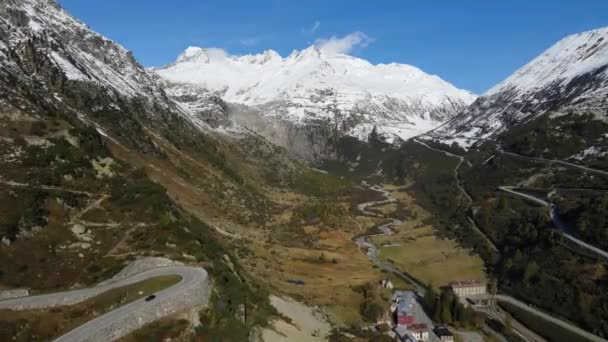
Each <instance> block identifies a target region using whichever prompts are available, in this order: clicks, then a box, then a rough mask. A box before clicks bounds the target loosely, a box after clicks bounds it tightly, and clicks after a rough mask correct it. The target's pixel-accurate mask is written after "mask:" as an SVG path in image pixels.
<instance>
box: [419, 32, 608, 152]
mask: <svg viewBox="0 0 608 342" xmlns="http://www.w3.org/2000/svg"><path fill="white" fill-rule="evenodd" d="M607 95H608V28H600V29H596V30H592V31H588V32H583V33H579V34H574V35H571V36H568V37H566V38H564V39H562V40H560V41H559V42H557V43H556V44H555V45H553V46H552V47H551V48H549V49H548V50H546V51H545V52H544V53H543V54H542V55H540V56H538V57H537V58H535V59H534V60H532V61H531V62H530V63H528V64H527V65H525V66H524V67H522V68H521V69H519V70H518V71H516V72H515V73H514V74H513V75H511V76H510V77H508V78H507V79H506V80H504V81H503V82H501V83H499V84H498V85H496V86H495V87H493V88H492V89H490V90H489V91H488V92H486V93H485V94H483V95H482V96H481V97H479V98H478V99H477V100H476V101H475V102H474V103H473V104H472V105H471V106H470V107H469V108H468V109H467V110H466V111H464V112H463V113H461V114H460V115H458V116H456V117H454V118H453V119H452V120H450V121H449V122H448V123H446V124H445V125H443V126H442V127H440V128H438V129H436V130H434V131H433V132H432V134H430V136H432V137H435V138H442V139H443V140H444V141H445V142H453V141H457V142H458V143H459V144H461V145H464V146H468V145H470V144H472V143H474V142H475V141H477V140H478V139H486V138H496V137H497V136H498V135H500V134H501V133H504V132H508V131H509V130H510V129H511V128H512V127H514V126H518V125H522V124H525V123H531V122H532V121H534V120H537V119H540V118H541V117H542V116H544V115H548V116H549V117H550V118H549V120H550V121H551V120H553V119H556V118H558V117H560V116H563V115H564V114H568V113H572V114H585V115H586V114H590V115H591V117H592V119H593V120H599V121H604V122H605V121H606V119H607V114H606V113H607V110H608V97H607ZM570 118H572V117H570ZM588 120H589V119H588V118H587V119H585V120H584V121H588ZM557 121H559V119H558V120H557ZM566 121H571V120H570V119H568V120H566ZM555 129H556V130H558V126H555ZM566 131H567V129H566ZM563 133H564V134H569V133H568V132H563Z"/></svg>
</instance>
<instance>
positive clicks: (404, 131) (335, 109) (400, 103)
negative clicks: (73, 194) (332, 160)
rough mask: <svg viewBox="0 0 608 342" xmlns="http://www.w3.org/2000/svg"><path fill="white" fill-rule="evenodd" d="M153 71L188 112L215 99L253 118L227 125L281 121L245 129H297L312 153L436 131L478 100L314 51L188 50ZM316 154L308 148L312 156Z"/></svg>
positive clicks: (420, 77) (409, 70) (406, 71)
mask: <svg viewBox="0 0 608 342" xmlns="http://www.w3.org/2000/svg"><path fill="white" fill-rule="evenodd" d="M154 71H155V72H156V73H157V74H158V75H160V76H161V77H162V78H163V79H165V80H166V83H165V85H166V89H167V92H168V93H169V94H170V95H172V96H173V97H174V98H176V99H178V100H179V101H180V102H183V103H184V104H185V105H187V106H191V107H198V102H199V101H201V100H203V101H205V99H207V98H209V97H210V96H219V97H221V98H222V99H224V100H225V101H226V102H228V103H231V104H235V105H238V106H239V111H238V112H239V113H240V114H243V113H244V112H245V111H246V109H247V108H248V109H249V112H250V114H249V116H253V117H255V120H245V121H240V120H241V119H243V118H244V117H243V115H235V116H234V118H235V119H234V118H233V120H232V121H233V122H237V123H240V124H242V125H250V124H251V122H252V121H258V122H263V121H264V120H266V121H268V122H272V123H273V125H271V126H276V125H277V124H279V123H281V122H282V125H281V126H282V128H281V129H279V131H277V132H274V133H273V132H269V130H268V129H267V127H260V125H253V126H251V127H250V128H252V129H254V130H257V131H259V132H261V133H263V134H266V135H267V136H271V137H272V136H280V135H283V132H282V131H285V130H287V131H290V130H291V131H292V130H294V129H295V130H299V131H300V132H301V134H302V135H304V136H308V138H307V140H309V141H310V143H311V144H313V145H317V147H319V146H318V145H322V144H325V143H326V142H327V140H328V139H330V138H331V137H337V136H343V135H351V136H355V137H358V138H360V139H362V140H365V139H367V136H368V134H369V133H370V132H371V130H372V128H373V127H374V126H377V127H378V129H379V131H380V132H382V133H384V134H386V136H387V138H388V139H389V140H394V139H396V138H401V139H407V138H409V137H411V136H414V135H417V134H420V133H423V132H426V131H428V130H430V129H432V128H434V127H436V126H438V125H439V124H441V123H442V122H444V121H446V120H448V119H449V118H451V117H453V116H454V115H456V114H457V113H458V112H459V111H461V110H463V109H464V108H465V107H466V106H467V105H468V104H470V103H471V102H472V101H473V100H474V99H475V98H476V96H475V95H473V94H471V93H470V92H468V91H464V90H460V89H457V88H455V87H454V86H452V85H451V84H449V83H447V82H445V81H443V80H441V79H440V78H439V77H437V76H433V75H428V74H426V73H424V72H423V71H421V70H420V69H418V68H415V67H413V66H410V65H403V64H388V65H385V64H379V65H372V64H370V63H369V62H367V61H365V60H363V59H360V58H356V57H353V56H348V55H344V54H335V53H329V52H326V51H323V50H322V49H320V48H319V47H317V46H311V47H309V48H307V49H305V50H303V51H295V52H293V53H292V54H291V55H290V56H288V57H285V58H282V57H281V56H280V55H279V54H278V53H276V52H274V51H272V50H269V51H266V52H264V53H262V54H258V55H245V56H229V55H227V54H226V52H225V51H223V50H220V49H204V48H198V47H191V48H188V49H187V50H186V51H184V52H183V53H182V54H181V55H180V56H179V57H178V58H177V60H176V62H175V63H173V64H171V65H168V66H165V67H163V68H159V69H154ZM319 127H321V128H320V129H319ZM319 131H321V133H320V132H319ZM311 132H315V133H314V134H312V135H311ZM277 141H278V142H279V143H282V139H279V140H277ZM284 145H285V144H284ZM291 145H293V144H291V143H290V144H287V145H285V146H288V147H289V146H291ZM317 147H314V146H311V150H312V151H311V152H312V154H315V153H316V152H318V151H316V150H319V148H317ZM320 149H323V148H320ZM300 155H301V154H300Z"/></svg>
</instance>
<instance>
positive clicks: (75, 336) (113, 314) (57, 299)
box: [0, 266, 211, 342]
mask: <svg viewBox="0 0 608 342" xmlns="http://www.w3.org/2000/svg"><path fill="white" fill-rule="evenodd" d="M166 275H178V276H180V277H181V278H182V279H181V281H180V282H179V283H177V284H175V285H173V286H171V287H169V288H166V289H164V290H162V291H159V292H157V293H155V295H156V298H155V299H153V300H152V301H149V302H146V301H145V300H144V299H143V298H142V299H139V300H136V301H134V302H131V303H129V304H127V305H125V306H122V307H120V308H118V309H115V310H112V311H110V312H108V313H106V314H105V315H102V316H100V317H97V318H95V319H93V320H91V321H89V322H87V323H85V324H83V325H81V326H80V327H78V328H76V329H74V330H72V331H70V332H68V333H67V334H65V335H63V336H61V337H59V338H57V339H56V341H62V342H67V341H74V342H76V341H86V340H90V339H91V338H92V336H95V335H96V334H97V333H98V332H99V331H103V330H104V329H108V328H109V327H111V326H115V325H116V324H119V323H121V322H123V321H125V320H126V319H127V318H130V317H133V316H135V317H137V316H138V315H139V314H140V313H141V312H143V311H145V310H149V309H150V306H154V307H155V308H157V309H158V310H157V311H158V312H161V313H162V312H163V311H166V310H163V304H166V303H167V302H168V301H170V300H171V299H173V298H178V297H179V296H183V295H184V293H186V292H187V291H188V290H192V289H195V288H204V287H207V288H209V287H210V286H211V285H210V284H209V282H208V274H207V272H206V271H205V270H204V269H203V268H200V267H189V266H167V267H161V268H155V269H151V270H148V271H144V272H141V273H138V274H136V275H133V276H131V277H128V278H125V279H122V280H119V281H117V282H114V283H111V284H107V285H103V286H97V287H92V288H86V289H80V290H73V291H66V292H58V293H51V294H45V295H39V296H30V297H23V298H14V299H9V300H4V301H0V308H2V309H13V310H23V309H40V308H48V307H53V306H59V305H70V304H75V303H78V302H81V301H83V300H86V299H88V298H91V297H94V296H96V295H98V294H101V293H103V292H106V291H108V290H110V289H113V288H117V287H122V286H125V285H129V284H133V283H137V282H140V281H143V280H146V279H149V278H154V277H159V276H166ZM205 300H206V299H205ZM192 302H193V303H195V302H196V300H193V301H192ZM172 313H174V312H167V313H166V314H172ZM162 316H163V315H162V314H161V315H159V317H157V318H161V317H162Z"/></svg>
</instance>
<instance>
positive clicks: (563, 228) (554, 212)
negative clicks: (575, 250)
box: [499, 186, 608, 259]
mask: <svg viewBox="0 0 608 342" xmlns="http://www.w3.org/2000/svg"><path fill="white" fill-rule="evenodd" d="M499 189H500V190H502V191H504V192H508V193H510V194H513V195H516V196H520V197H523V198H525V199H527V200H529V201H532V202H534V203H536V204H540V205H542V206H544V207H548V208H549V215H550V216H551V221H553V224H554V225H555V226H556V227H557V228H558V229H559V231H560V232H561V234H562V235H563V236H564V237H565V238H566V239H568V240H570V241H572V242H574V243H575V244H577V245H578V246H580V247H582V248H584V249H586V250H588V251H591V252H592V253H594V254H597V255H599V256H601V257H604V258H606V259H608V252H607V251H605V250H603V249H601V248H598V247H595V246H593V245H591V244H589V243H587V242H585V241H583V240H581V239H578V238H576V237H574V236H572V235H571V234H570V233H569V231H570V229H569V227H568V225H566V223H564V222H563V221H562V220H561V219H560V217H559V214H558V209H557V206H555V205H554V204H553V203H550V202H548V201H546V200H544V199H542V198H538V197H536V196H532V195H530V194H526V193H523V192H519V191H517V190H514V189H515V187H513V186H501V187H499Z"/></svg>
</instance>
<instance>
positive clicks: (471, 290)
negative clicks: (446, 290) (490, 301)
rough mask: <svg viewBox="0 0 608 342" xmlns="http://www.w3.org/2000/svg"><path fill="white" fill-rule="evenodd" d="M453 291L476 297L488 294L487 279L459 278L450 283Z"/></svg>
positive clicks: (463, 295) (461, 294) (462, 295)
mask: <svg viewBox="0 0 608 342" xmlns="http://www.w3.org/2000/svg"><path fill="white" fill-rule="evenodd" d="M450 287H451V288H452V291H454V293H455V294H456V295H457V296H459V297H475V296H483V295H485V294H487V285H486V282H485V281H478V280H459V281H453V282H451V283H450Z"/></svg>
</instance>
